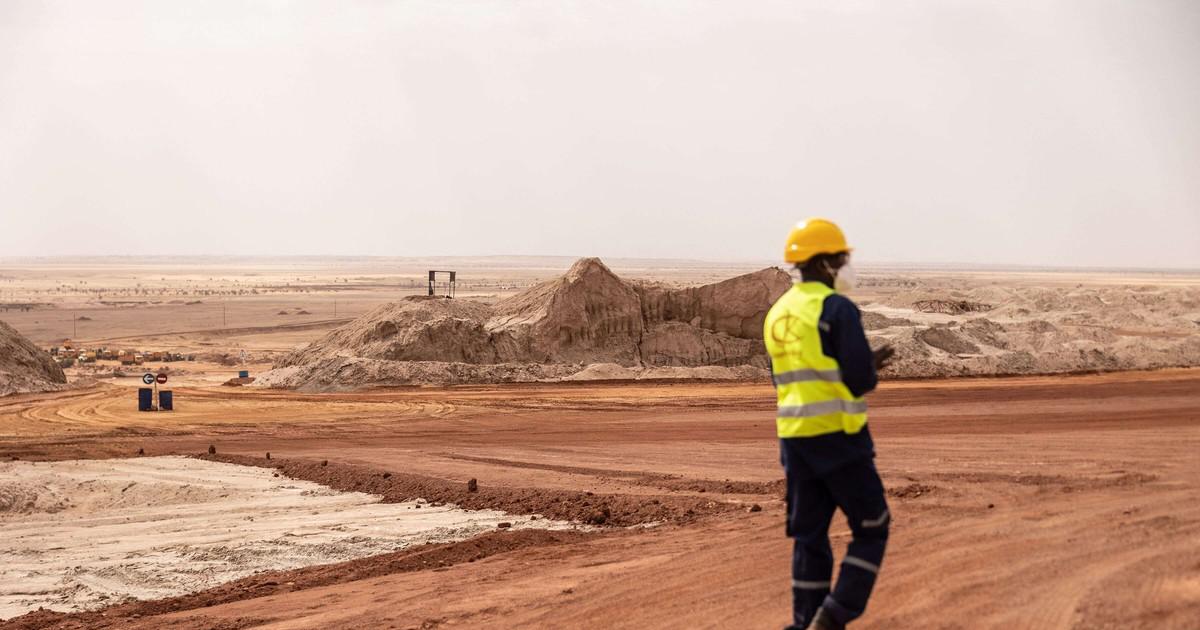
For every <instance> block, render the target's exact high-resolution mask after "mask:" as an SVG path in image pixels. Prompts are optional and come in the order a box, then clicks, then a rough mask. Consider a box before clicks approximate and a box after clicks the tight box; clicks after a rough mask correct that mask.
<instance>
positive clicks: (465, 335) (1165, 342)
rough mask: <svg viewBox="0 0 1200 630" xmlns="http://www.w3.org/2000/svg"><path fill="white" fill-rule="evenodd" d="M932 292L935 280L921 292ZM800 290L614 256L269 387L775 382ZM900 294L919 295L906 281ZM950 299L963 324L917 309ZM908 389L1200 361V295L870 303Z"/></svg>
mask: <svg viewBox="0 0 1200 630" xmlns="http://www.w3.org/2000/svg"><path fill="white" fill-rule="evenodd" d="M909 284H910V285H911V286H913V287H921V286H922V283H920V282H915V281H914V282H912V283H909ZM790 285H791V279H790V277H789V275H788V274H787V273H786V272H784V271H782V270H780V269H776V268H767V269H763V270H761V271H757V272H754V273H750V274H746V275H742V276H737V277H734V278H730V279H728V280H725V281H722V282H718V283H715V284H709V285H704V286H698V287H686V288H675V287H668V286H666V285H662V284H657V283H652V282H643V281H628V280H624V279H622V278H620V277H618V276H617V275H616V274H614V273H613V272H612V271H611V270H609V268H608V267H606V266H605V265H604V264H603V263H602V262H600V260H598V259H595V258H584V259H581V260H579V261H577V262H576V263H575V264H574V265H573V266H572V267H571V269H570V270H569V271H567V273H566V274H564V275H563V276H561V277H559V278H556V279H554V280H551V281H548V282H545V283H542V284H539V285H537V286H534V287H532V288H530V289H528V290H526V291H524V292H522V293H519V294H517V295H514V296H512V297H509V298H506V299H503V300H500V301H499V302H496V303H494V304H487V303H484V302H479V301H473V300H467V299H447V298H440V297H410V298H407V299H405V300H403V301H401V302H397V303H392V304H387V305H385V306H381V307H379V308H377V309H375V310H374V311H372V312H370V313H368V314H366V315H364V316H363V317H360V318H359V319H357V320H355V321H353V322H350V323H349V324H347V325H345V326H343V327H341V328H338V329H336V330H334V331H332V332H330V333H329V334H327V335H325V336H324V337H323V338H321V339H318V340H317V341H315V342H313V343H312V344H310V345H309V346H307V347H305V348H303V349H300V350H297V351H295V352H292V353H291V354H289V355H287V356H285V357H284V358H283V359H282V360H280V361H279V362H278V363H277V364H276V366H275V369H273V370H271V371H269V372H266V373H265V374H263V375H262V376H261V377H260V378H259V380H258V382H257V383H256V385H259V386H266V387H294V388H300V389H303V390H308V391H328V390H344V389H355V388H359V387H364V386H393V385H417V384H463V383H500V382H532V381H559V380H629V379H656V378H657V379H676V378H677V379H688V378H702V379H738V380H746V379H765V378H766V377H767V366H768V361H767V356H766V354H765V350H764V348H763V345H762V341H761V338H762V322H763V319H764V317H765V316H766V312H767V310H768V309H769V308H770V306H771V304H772V303H773V302H774V301H775V300H776V299H777V298H778V297H779V296H780V295H782V294H783V292H784V291H786V290H787V288H788V287H789V286H790ZM900 286H908V285H904V284H903V283H901V284H900ZM939 298H941V299H945V300H949V301H952V302H953V303H955V304H969V305H973V306H979V307H980V310H978V311H975V310H971V311H968V312H965V313H959V314H953V315H950V314H942V313H926V312H920V311H918V310H917V309H916V308H915V307H914V305H918V304H920V303H922V302H924V301H927V300H933V299H939ZM862 306H863V324H864V327H865V328H866V329H867V333H868V336H869V338H870V339H871V342H872V345H879V344H883V343H890V344H892V345H894V346H895V347H896V348H897V359H896V361H895V363H894V364H893V366H892V367H890V368H888V375H889V376H893V377H930V376H953V375H1003V374H1010V375H1011V374H1045V373H1059V372H1078V371H1092V370H1120V369H1147V368H1157V367H1180V366H1194V365H1200V335H1197V334H1196V333H1197V332H1200V292H1198V291H1197V290H1196V289H1195V288H1191V287H1183V288H1180V287H1165V288H1164V287H1119V288H1117V287H1082V286H1080V287H1076V288H1041V287H1019V286H1018V287H1014V286H999V285H985V286H976V285H970V284H966V283H965V282H964V284H963V286H962V287H950V288H949V289H947V290H943V287H938V290H936V291H935V290H933V289H929V288H913V289H908V290H901V291H898V292H895V293H893V294H889V295H887V297H886V298H885V299H882V300H879V301H864V302H862Z"/></svg>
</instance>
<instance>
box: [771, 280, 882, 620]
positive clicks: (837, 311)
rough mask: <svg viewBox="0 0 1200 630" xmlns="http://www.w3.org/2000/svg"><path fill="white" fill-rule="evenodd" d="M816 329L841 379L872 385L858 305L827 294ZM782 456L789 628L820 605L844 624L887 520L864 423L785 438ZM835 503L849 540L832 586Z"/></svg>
mask: <svg viewBox="0 0 1200 630" xmlns="http://www.w3.org/2000/svg"><path fill="white" fill-rule="evenodd" d="M818 328H819V329H820V330H819V332H820V335H821V349H822V350H823V351H824V353H825V354H826V355H827V356H829V357H832V358H834V359H836V360H837V362H838V367H839V368H840V370H841V374H842V382H843V383H845V385H846V387H847V389H849V390H850V393H852V394H854V395H855V396H862V395H863V394H866V393H867V392H869V391H871V390H873V389H875V385H876V384H877V382H878V380H877V376H876V374H875V361H874V356H873V354H872V352H871V347H870V345H869V344H868V343H867V336H866V333H865V332H864V331H863V327H862V316H861V315H860V313H859V311H858V307H857V306H855V305H854V303H853V302H851V301H850V300H849V299H848V298H846V297H845V296H842V295H838V294H833V295H830V296H829V297H827V298H825V303H824V304H823V306H822V310H821V318H820V320H819V324H818ZM779 442H780V459H781V461H782V463H783V469H784V472H785V474H786V476H787V534H788V536H790V537H792V538H794V539H795V541H796V543H795V548H794V550H793V553H792V604H793V617H794V619H793V623H794V624H795V626H794V627H797V628H805V627H806V626H807V625H808V623H809V622H810V621H811V619H812V617H813V616H814V615H815V614H816V612H817V609H818V608H819V607H821V606H824V608H825V609H826V611H827V614H828V615H829V616H830V617H832V618H833V619H834V620H836V621H837V622H839V623H841V624H846V623H848V622H849V621H850V620H852V619H855V618H857V617H858V616H860V615H862V614H863V611H864V610H866V607H867V599H868V598H869V597H870V595H871V589H872V587H874V585H875V577H876V574H878V572H879V566H880V564H881V563H882V561H883V552H884V548H885V547H886V545H887V536H888V523H889V521H890V520H891V519H890V515H889V512H888V506H887V501H886V499H885V496H884V489H883V482H882V481H880V479H879V473H878V472H876V470H875V461H874V458H875V445H874V443H873V442H872V441H871V433H870V430H869V428H868V427H867V426H864V427H863V429H862V431H860V432H859V433H857V434H854V435H849V434H846V433H830V434H826V435H819V436H816V437H806V438H783V439H780V440H779ZM836 508H841V510H842V512H843V513H844V514H845V515H846V519H847V520H848V521H849V525H850V531H851V533H852V534H853V539H852V540H851V542H850V545H849V548H848V549H847V550H846V557H845V558H844V559H843V560H842V567H841V571H840V572H839V573H838V581H837V584H836V586H835V587H834V588H833V589H832V591H831V589H830V586H831V584H830V581H831V579H832V575H833V550H832V549H831V547H830V544H829V524H830V521H831V520H832V519H833V513H834V511H835V509H836Z"/></svg>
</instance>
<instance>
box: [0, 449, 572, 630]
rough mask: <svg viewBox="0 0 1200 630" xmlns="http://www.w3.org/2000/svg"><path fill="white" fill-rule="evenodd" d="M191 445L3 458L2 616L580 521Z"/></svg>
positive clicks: (168, 592) (96, 604) (77, 607)
mask: <svg viewBox="0 0 1200 630" xmlns="http://www.w3.org/2000/svg"><path fill="white" fill-rule="evenodd" d="M381 499H382V497H380V496H378V495H372V494H366V493H362V492H343V491H338V490H334V489H332V488H330V487H327V486H323V485H320V484H317V483H313V482H310V481H301V480H296V479H292V478H289V477H286V476H282V475H279V474H278V473H276V472H274V471H273V470H272V469H269V468H260V467H256V466H240V465H236V464H230V463H223V462H217V461H211V460H202V459H197V458H188V457H147V458H139V459H132V460H75V461H61V462H40V463H34V462H20V461H18V462H5V463H2V464H0V537H3V539H4V540H5V541H6V542H5V545H4V546H3V547H0V619H8V618H11V617H15V616H18V615H21V614H24V613H27V612H30V611H33V610H37V609H38V608H40V607H44V608H46V609H50V610H58V611H81V610H91V609H96V608H102V607H105V606H109V605H112V604H116V603H119V602H122V601H127V600H130V599H137V600H146V599H159V598H165V597H173V596H178V595H183V594H186V593H192V592H196V591H200V590H204V589H208V588H212V587H214V586H217V585H220V584H224V583H227V582H230V581H233V580H237V579H240V578H244V577H246V576H250V575H253V574H256V573H262V572H267V571H279V570H286V569H295V568H300V567H307V566H312V565H322V564H329V563H334V562H343V561H347V560H353V559H356V558H362V557H366V556H372V555H378V554H385V553H390V552H394V551H398V550H402V549H405V548H408V547H410V546H413V545H419V544H425V543H445V542H452V541H460V540H465V539H468V538H471V537H474V536H476V535H479V534H483V533H485V532H490V531H495V530H496V529H497V527H498V526H501V524H502V523H508V525H504V526H503V527H504V529H506V530H515V529H567V528H571V527H572V525H571V524H570V523H567V522H564V521H553V520H547V519H537V520H534V519H533V518H531V517H530V516H520V515H511V514H506V513H504V512H499V511H496V510H488V509H483V510H464V509H461V508H458V507H455V506H454V505H452V504H441V505H433V504H430V503H428V502H425V501H422V500H414V501H404V502H396V503H388V502H383V501H382V500H381Z"/></svg>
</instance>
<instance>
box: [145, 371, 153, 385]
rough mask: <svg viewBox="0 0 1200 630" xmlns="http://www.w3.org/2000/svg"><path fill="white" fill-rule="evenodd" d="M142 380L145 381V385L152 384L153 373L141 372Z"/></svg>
mask: <svg viewBox="0 0 1200 630" xmlns="http://www.w3.org/2000/svg"><path fill="white" fill-rule="evenodd" d="M142 382H143V383H145V384H147V385H153V384H154V375H153V374H150V373H149V372H147V373H145V374H143V375H142Z"/></svg>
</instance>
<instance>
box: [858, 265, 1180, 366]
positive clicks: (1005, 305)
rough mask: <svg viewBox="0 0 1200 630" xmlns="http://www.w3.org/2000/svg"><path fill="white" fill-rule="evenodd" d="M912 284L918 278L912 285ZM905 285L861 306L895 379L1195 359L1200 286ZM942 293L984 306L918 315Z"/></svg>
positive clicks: (1175, 362)
mask: <svg viewBox="0 0 1200 630" xmlns="http://www.w3.org/2000/svg"><path fill="white" fill-rule="evenodd" d="M911 284H913V285H916V286H919V283H911ZM939 289H940V291H939V292H938V293H936V294H935V293H934V292H932V291H931V290H929V289H912V290H908V291H902V292H898V293H895V294H892V295H889V296H887V298H886V299H883V300H881V301H879V302H876V303H867V304H864V306H863V325H864V327H865V328H866V329H867V335H868V337H869V338H870V340H871V343H872V345H877V344H881V343H890V344H892V345H893V346H895V347H896V361H895V363H894V364H893V365H892V366H891V367H890V368H888V370H889V373H890V374H893V375H896V376H901V377H929V376H960V375H1022V374H1055V373H1067V372H1085V371H1113V370H1144V369H1155V368H1167V367H1194V366H1200V290H1198V289H1197V288H1195V287H1172V286H1128V287H1112V286H1102V287H1097V286H1084V285H1079V286H1075V287H1057V288H1056V287H1036V286H1011V285H984V286H977V285H973V284H967V283H966V282H963V283H962V285H961V286H954V285H953V284H951V285H948V286H943V287H939ZM936 298H941V299H946V298H949V299H950V300H954V301H958V302H960V303H966V304H972V305H981V306H983V307H984V310H978V311H975V310H972V311H968V312H962V313H954V314H944V313H925V312H918V311H917V310H915V309H914V308H913V305H914V304H918V303H921V302H923V301H927V300H931V299H936Z"/></svg>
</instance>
